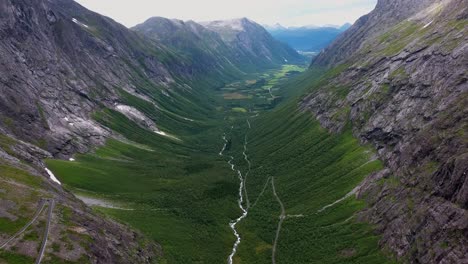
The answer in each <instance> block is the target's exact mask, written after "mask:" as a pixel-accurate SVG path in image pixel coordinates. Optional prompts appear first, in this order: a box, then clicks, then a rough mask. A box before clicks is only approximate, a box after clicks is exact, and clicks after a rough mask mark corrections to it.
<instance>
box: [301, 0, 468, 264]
mask: <svg viewBox="0 0 468 264" xmlns="http://www.w3.org/2000/svg"><path fill="white" fill-rule="evenodd" d="M467 18H468V4H467V2H466V1H462V0H445V1H424V0H422V1H403V0H401V1H389V0H388V1H387V0H380V1H379V2H378V4H377V7H376V9H375V10H374V11H373V12H371V13H370V14H369V15H367V16H364V17H363V18H361V19H359V21H358V22H357V23H356V24H355V25H354V26H353V27H352V28H351V29H350V30H348V31H347V32H346V33H345V34H344V35H343V36H342V37H341V38H339V39H338V40H337V41H336V42H335V43H334V44H333V45H331V46H330V47H329V48H328V49H326V50H325V51H324V52H322V53H321V54H320V55H319V56H318V57H317V59H316V60H315V62H313V63H312V66H311V67H312V68H316V67H323V66H327V67H329V68H330V69H331V70H329V72H328V74H327V75H326V76H327V77H326V78H324V79H323V80H322V81H321V82H320V83H319V84H318V85H317V87H316V88H315V90H313V91H312V92H311V94H310V95H308V96H307V97H305V98H304V100H303V101H302V107H303V108H306V109H308V110H310V111H311V112H312V113H313V114H314V115H316V117H317V119H318V120H319V121H320V123H321V124H322V125H323V126H325V127H327V128H329V129H330V130H332V131H340V130H342V129H344V128H345V127H349V126H351V127H352V129H353V132H354V135H355V136H356V137H358V138H360V139H361V141H362V142H363V143H370V144H372V145H374V146H375V148H376V149H377V151H378V154H379V156H380V158H381V159H382V160H383V161H384V162H385V165H386V169H385V170H383V171H382V172H380V173H379V174H376V175H372V176H371V177H369V179H367V180H366V181H365V182H364V183H363V184H362V186H361V190H360V192H359V197H361V198H363V199H366V200H367V202H368V203H369V209H366V210H364V211H363V212H361V213H360V217H361V219H362V220H364V221H369V222H372V223H375V224H377V226H378V230H379V232H381V233H382V234H383V238H382V240H381V242H380V244H381V246H382V248H384V249H387V250H390V251H391V252H394V253H395V254H396V255H397V256H398V257H399V259H402V260H406V261H408V262H411V263H465V262H466V261H468V254H467V252H468V235H467V234H468V211H467V209H468V177H467V174H468V143H467V142H468V135H467V128H468V127H467V124H468V112H467V107H466V106H467V104H468V100H467V99H468V97H467V95H468V84H467V78H468V76H467V72H466V66H467V65H468V57H467V54H468V44H467V39H468V32H467V28H468V27H467V25H468V20H467Z"/></svg>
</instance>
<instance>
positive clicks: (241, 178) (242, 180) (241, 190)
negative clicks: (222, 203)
mask: <svg viewBox="0 0 468 264" xmlns="http://www.w3.org/2000/svg"><path fill="white" fill-rule="evenodd" d="M247 123H248V125H249V129H250V122H249V121H248V120H247ZM231 129H232V128H231ZM222 139H223V141H224V145H223V148H222V149H221V151H220V152H219V155H220V156H224V151H225V150H226V147H227V144H228V140H227V138H226V134H223V137H222ZM246 152H247V135H246V137H245V141H244V152H243V153H242V154H243V156H244V159H245V160H246V161H247V162H248V164H249V170H250V161H249V159H248V155H247V153H246ZM228 164H229V166H230V167H231V170H232V171H234V172H236V173H237V176H238V178H239V181H240V184H239V198H238V200H237V204H238V206H239V208H240V209H241V211H242V214H241V215H240V216H239V217H238V218H237V219H234V220H232V221H231V222H229V227H230V228H231V229H232V232H233V233H234V236H235V237H236V242H234V245H233V246H232V250H231V254H230V255H229V257H228V263H229V264H232V263H233V258H234V255H235V254H236V252H237V248H238V247H239V244H240V243H241V237H240V235H239V232H237V229H236V225H237V224H238V223H239V222H241V221H242V220H243V219H244V218H246V217H247V214H248V209H249V208H248V206H247V207H244V205H243V203H244V192H245V194H247V191H246V189H245V180H246V179H245V177H244V176H243V175H242V172H241V171H240V170H236V166H235V164H234V157H233V156H229V161H228ZM247 173H248V172H247ZM245 176H247V175H245Z"/></svg>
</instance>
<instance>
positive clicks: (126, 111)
mask: <svg viewBox="0 0 468 264" xmlns="http://www.w3.org/2000/svg"><path fill="white" fill-rule="evenodd" d="M115 110H117V111H118V112H120V113H121V114H123V115H125V116H126V117H127V118H128V119H130V120H132V121H133V122H135V123H137V124H139V125H141V126H143V127H145V128H150V129H151V130H157V127H156V124H155V123H154V122H153V121H152V120H151V119H149V118H148V117H146V116H145V114H143V113H142V112H140V111H138V110H137V109H136V108H134V107H132V106H128V105H119V104H117V105H116V106H115Z"/></svg>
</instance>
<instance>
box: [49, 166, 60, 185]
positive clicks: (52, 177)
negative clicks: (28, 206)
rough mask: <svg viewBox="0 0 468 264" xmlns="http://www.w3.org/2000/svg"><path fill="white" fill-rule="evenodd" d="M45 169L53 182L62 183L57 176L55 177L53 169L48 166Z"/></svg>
mask: <svg viewBox="0 0 468 264" xmlns="http://www.w3.org/2000/svg"><path fill="white" fill-rule="evenodd" d="M45 171H46V172H47V174H49V177H50V179H51V180H52V181H53V182H55V183H57V184H59V185H62V183H61V182H60V181H59V180H58V179H57V177H55V175H54V174H53V173H52V171H51V170H49V169H48V168H45Z"/></svg>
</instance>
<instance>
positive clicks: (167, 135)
mask: <svg viewBox="0 0 468 264" xmlns="http://www.w3.org/2000/svg"><path fill="white" fill-rule="evenodd" d="M154 133H156V134H158V135H161V136H163V137H168V138H171V139H175V140H178V141H181V140H180V138H178V137H176V136H173V135H169V134H167V133H166V132H163V131H161V130H155V131H154Z"/></svg>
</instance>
